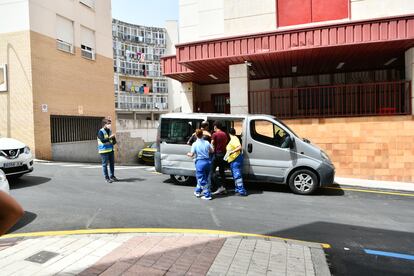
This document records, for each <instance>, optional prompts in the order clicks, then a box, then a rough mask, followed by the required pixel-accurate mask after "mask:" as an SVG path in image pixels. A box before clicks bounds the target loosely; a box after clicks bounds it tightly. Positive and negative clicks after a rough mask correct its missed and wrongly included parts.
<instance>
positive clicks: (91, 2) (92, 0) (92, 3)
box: [79, 0, 95, 9]
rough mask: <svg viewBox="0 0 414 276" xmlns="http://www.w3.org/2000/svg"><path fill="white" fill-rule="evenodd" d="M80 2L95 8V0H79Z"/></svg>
mask: <svg viewBox="0 0 414 276" xmlns="http://www.w3.org/2000/svg"><path fill="white" fill-rule="evenodd" d="M79 2H80V3H82V4H84V5H85V6H88V7H89V8H91V9H94V8H95V0H79Z"/></svg>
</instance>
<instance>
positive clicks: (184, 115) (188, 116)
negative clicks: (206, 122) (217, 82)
mask: <svg viewBox="0 0 414 276" xmlns="http://www.w3.org/2000/svg"><path fill="white" fill-rule="evenodd" d="M253 116H260V117H268V118H275V117H274V116H271V115H265V114H224V113H167V114H162V115H161V118H180V119H183V118H184V119H193V118H194V119H198V118H200V119H204V118H206V117H214V118H229V119H230V118H233V119H246V118H247V117H253Z"/></svg>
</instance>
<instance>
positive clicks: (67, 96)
mask: <svg viewBox="0 0 414 276" xmlns="http://www.w3.org/2000/svg"><path fill="white" fill-rule="evenodd" d="M30 38H31V50H32V68H33V110H34V124H35V129H34V132H35V143H36V157H37V158H41V159H51V157H52V156H51V154H52V152H51V141H50V115H54V114H56V115H76V116H97V117H107V116H111V117H112V119H113V120H115V104H114V103H115V94H114V87H113V78H114V77H113V60H112V58H107V57H104V56H100V55H97V56H96V60H94V61H91V60H87V59H84V58H82V57H81V50H80V49H79V48H76V49H75V54H73V55H72V54H69V53H65V52H62V51H59V50H57V49H56V40H54V39H52V38H50V37H47V36H44V35H41V34H39V33H36V32H33V31H32V32H31V33H30ZM42 104H47V105H48V112H46V113H45V112H42V110H41V105H42ZM114 127H115V124H114ZM114 131H116V130H115V129H114Z"/></svg>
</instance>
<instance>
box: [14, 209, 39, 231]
mask: <svg viewBox="0 0 414 276" xmlns="http://www.w3.org/2000/svg"><path fill="white" fill-rule="evenodd" d="M36 218H37V215H36V214H35V213H32V212H29V211H24V215H23V217H22V218H21V219H20V220H19V221H18V222H17V223H16V224H15V225H14V226H13V227H12V228H10V230H9V231H8V232H7V233H8V234H10V233H13V232H15V231H17V230H19V229H21V228H23V227H25V226H26V225H28V224H30V223H32V222H33V221H34V220H35V219H36Z"/></svg>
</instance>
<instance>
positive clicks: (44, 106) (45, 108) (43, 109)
mask: <svg viewBox="0 0 414 276" xmlns="http://www.w3.org/2000/svg"><path fill="white" fill-rule="evenodd" d="M47 110H48V107H47V104H42V112H47Z"/></svg>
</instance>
